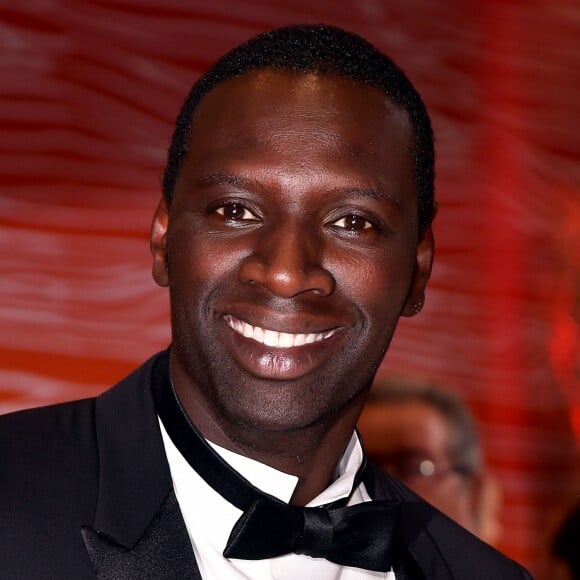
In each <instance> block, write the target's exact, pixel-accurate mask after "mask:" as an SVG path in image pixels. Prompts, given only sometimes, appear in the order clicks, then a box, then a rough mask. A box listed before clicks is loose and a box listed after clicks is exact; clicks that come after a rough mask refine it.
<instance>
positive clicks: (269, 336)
mask: <svg viewBox="0 0 580 580" xmlns="http://www.w3.org/2000/svg"><path fill="white" fill-rule="evenodd" d="M279 338H280V333H279V332H276V331H275V330H264V344H265V345H266V346H278V342H279Z"/></svg>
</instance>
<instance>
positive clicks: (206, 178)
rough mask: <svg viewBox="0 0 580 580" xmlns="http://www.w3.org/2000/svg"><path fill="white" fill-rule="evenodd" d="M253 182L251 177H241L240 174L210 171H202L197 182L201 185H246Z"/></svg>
mask: <svg viewBox="0 0 580 580" xmlns="http://www.w3.org/2000/svg"><path fill="white" fill-rule="evenodd" d="M252 182H253V180H251V179H247V178H246V177H242V176H241V175H232V174H230V173H222V172H210V173H204V174H203V175H202V176H201V177H200V178H199V183H200V184H202V185H236V186H238V187H239V186H242V187H246V186H248V185H250V184H251V183H252Z"/></svg>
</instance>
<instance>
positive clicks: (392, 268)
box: [327, 251, 413, 320]
mask: <svg viewBox="0 0 580 580" xmlns="http://www.w3.org/2000/svg"><path fill="white" fill-rule="evenodd" d="M327 267H328V269H329V270H330V271H331V272H332V274H333V276H334V278H335V279H336V282H337V288H338V289H339V290H340V291H341V292H342V293H343V294H344V295H345V296H347V297H348V298H349V299H350V300H351V301H352V302H353V303H355V304H357V305H358V307H359V309H360V310H361V311H363V312H364V313H367V314H368V315H369V316H370V317H372V318H377V317H378V318H381V320H384V319H385V318H395V319H396V318H398V316H399V313H400V310H401V309H402V307H403V303H404V301H405V298H406V296H407V293H408V291H409V287H410V283H411V278H412V270H413V268H412V262H411V260H409V259H408V258H405V257H404V256H402V255H400V254H399V255H397V253H394V254H389V255H386V254H385V252H370V251H369V252H365V253H363V252H349V253H348V254H346V253H345V254H343V255H342V256H340V258H339V259H335V260H333V262H332V263H329V264H328V266H327Z"/></svg>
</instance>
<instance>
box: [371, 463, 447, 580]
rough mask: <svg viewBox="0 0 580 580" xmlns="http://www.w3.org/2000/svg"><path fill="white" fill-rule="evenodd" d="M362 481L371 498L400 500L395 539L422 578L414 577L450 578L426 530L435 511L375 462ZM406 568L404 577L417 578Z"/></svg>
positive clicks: (444, 579)
mask: <svg viewBox="0 0 580 580" xmlns="http://www.w3.org/2000/svg"><path fill="white" fill-rule="evenodd" d="M367 473H368V476H365V479H364V484H365V487H366V488H367V491H368V492H369V494H370V495H371V497H373V499H397V500H399V501H400V502H401V516H400V519H399V522H400V523H399V528H398V533H397V535H398V538H399V543H400V545H401V546H403V547H405V548H406V549H407V551H408V554H409V556H410V558H412V560H414V562H415V564H416V566H418V567H419V569H420V570H421V572H422V574H423V576H424V578H421V579H417V580H453V575H452V574H451V571H450V570H449V566H448V565H447V563H446V561H445V560H444V559H443V557H442V556H441V552H440V550H439V549H438V548H437V546H436V545H435V542H434V541H433V538H432V536H431V534H430V532H429V529H430V527H431V526H432V524H433V521H434V519H436V518H437V517H438V512H437V511H436V510H434V509H433V507H431V506H430V505H429V504H428V503H426V502H424V501H423V500H421V499H420V498H419V497H418V496H417V495H415V494H414V493H413V492H412V491H411V490H409V489H408V488H407V487H406V486H404V485H403V484H402V483H401V482H399V481H398V480H396V479H394V478H393V477H391V476H390V475H388V474H386V473H384V472H383V471H381V470H380V469H379V468H377V467H376V466H374V465H372V464H371V465H369V466H368V468H367ZM410 568H414V566H409V570H407V571H406V573H405V574H404V577H405V579H407V578H409V580H416V576H417V573H414V572H413V571H411V570H410Z"/></svg>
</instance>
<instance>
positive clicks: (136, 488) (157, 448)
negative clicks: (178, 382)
mask: <svg viewBox="0 0 580 580" xmlns="http://www.w3.org/2000/svg"><path fill="white" fill-rule="evenodd" d="M168 358H169V357H168V352H167V351H166V352H163V353H161V354H159V355H157V356H155V357H153V358H152V359H150V360H148V361H147V362H146V363H145V364H144V365H143V366H141V367H140V368H139V369H137V370H136V371H135V372H134V373H133V374H132V375H130V376H129V377H127V378H126V379H124V380H123V381H121V382H120V383H119V384H118V385H117V386H116V387H114V388H113V389H111V390H109V391H107V392H106V393H104V394H103V395H101V396H100V397H98V398H97V402H96V408H95V417H96V429H97V441H98V453H99V492H98V497H97V506H96V510H95V518H94V521H93V525H92V527H91V526H85V527H84V528H83V531H82V535H83V539H84V540H85V545H86V547H87V550H88V552H89V555H90V556H91V559H92V560H93V563H94V564H95V566H96V568H97V569H98V570H99V574H100V575H99V576H98V577H99V578H111V579H112V578H178V577H179V578H185V577H192V578H199V572H198V571H197V565H196V564H195V558H194V555H193V550H192V548H191V544H190V541H189V537H188V534H187V530H186V528H185V523H184V522H183V517H182V516H181V512H180V510H179V505H178V504H177V500H176V499H175V495H174V493H173V483H172V480H171V474H170V471H169V466H168V464H167V459H166V457H165V450H164V448H163V441H162V438H161V433H160V431H159V423H158V420H157V414H156V412H155V406H154V403H153V396H152V393H151V384H152V381H155V380H156V376H159V375H160V374H162V373H165V372H167V365H168ZM171 544H175V545H176V546H179V550H180V554H181V556H183V557H185V558H187V559H188V563H186V562H183V561H182V559H181V556H180V558H177V559H176V557H175V552H174V550H173V547H172V545H171ZM156 550H158V551H159V553H158V554H157V556H155V551H156ZM104 554H106V558H105V557H104V556H103V555H104ZM108 559H111V562H115V564H114V565H115V566H117V568H115V573H114V574H113V573H112V572H111V568H110V567H109V565H108V564H107V565H105V563H106V562H107V561H108ZM130 563H131V564H130ZM112 565H113V564H111V566H112ZM125 566H127V567H128V568H124V567H125ZM131 566H134V567H135V568H134V569H135V570H137V569H139V570H142V572H141V573H140V574H137V575H132V573H131V574H129V572H127V573H126V575H125V576H123V575H122V573H121V570H123V569H127V570H129V569H131V570H132V569H133V568H131ZM190 568H191V569H193V570H194V572H188V573H189V574H190V575H189V576H187V575H185V576H184V575H181V576H179V575H177V576H176V575H171V574H172V571H173V570H177V571H178V570H182V569H187V570H189V569H190ZM111 574H112V575H111ZM168 574H169V575H168ZM192 574H193V575H192Z"/></svg>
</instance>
